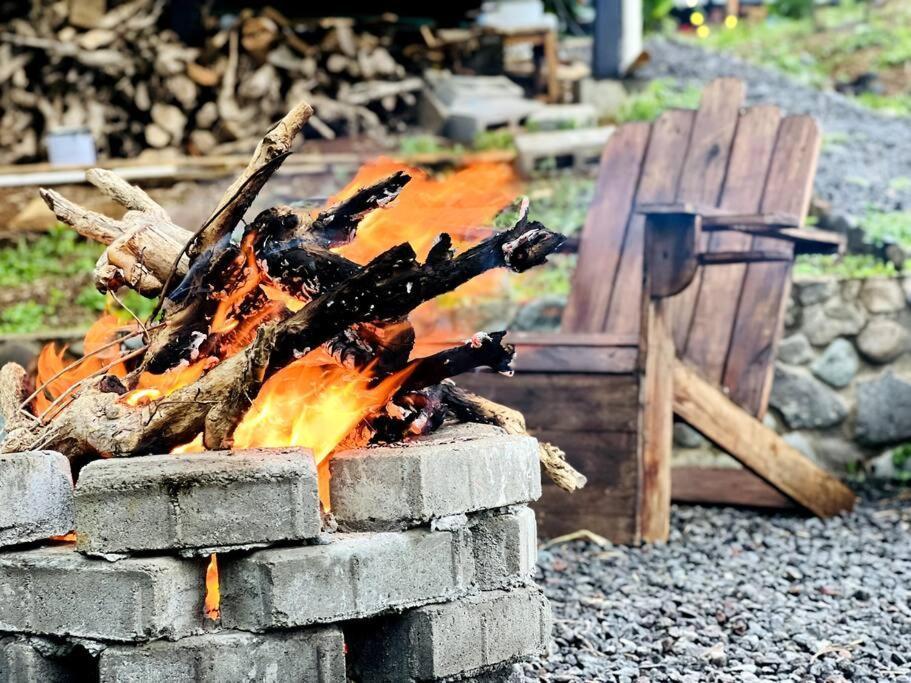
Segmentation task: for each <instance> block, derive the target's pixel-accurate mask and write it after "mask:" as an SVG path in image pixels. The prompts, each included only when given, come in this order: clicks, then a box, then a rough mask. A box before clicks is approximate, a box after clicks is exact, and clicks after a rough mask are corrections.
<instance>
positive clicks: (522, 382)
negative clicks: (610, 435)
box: [456, 372, 639, 432]
mask: <svg viewBox="0 0 911 683" xmlns="http://www.w3.org/2000/svg"><path fill="white" fill-rule="evenodd" d="M456 383H457V384H458V385H459V386H462V387H465V388H466V389H468V390H469V391H473V392H475V393H477V394H480V395H481V396H484V397H485V398H489V399H490V400H492V401H496V402H497V403H502V404H504V405H507V406H509V407H510V408H515V409H516V410H518V411H520V412H521V413H522V414H524V415H525V421H526V423H527V424H528V426H529V428H532V429H535V428H538V429H541V428H547V429H549V430H553V431H561V432H634V431H636V429H637V428H638V403H639V389H638V386H639V380H638V377H637V376H636V375H635V374H630V375H607V376H606V375H598V374H591V375H584V374H565V375H554V374H545V373H520V372H517V373H516V374H515V375H514V376H513V377H509V378H507V377H501V376H499V375H497V374H494V373H485V372H476V373H466V374H464V375H460V376H459V377H458V378H457V379H456Z"/></svg>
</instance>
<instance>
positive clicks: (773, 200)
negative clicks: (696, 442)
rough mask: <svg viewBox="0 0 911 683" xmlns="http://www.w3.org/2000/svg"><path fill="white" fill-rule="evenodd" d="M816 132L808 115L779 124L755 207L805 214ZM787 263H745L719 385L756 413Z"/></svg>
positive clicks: (758, 241)
mask: <svg viewBox="0 0 911 683" xmlns="http://www.w3.org/2000/svg"><path fill="white" fill-rule="evenodd" d="M819 146H820V134H819V127H818V126H817V124H816V121H815V120H814V119H813V118H812V117H809V116H789V117H787V118H785V119H784V120H783V121H782V122H781V125H780V127H779V132H778V140H777V142H776V144H775V152H774V155H773V157H772V161H771V165H770V167H769V173H768V179H767V181H766V187H765V192H764V193H763V199H762V205H761V206H760V210H761V211H763V212H765V211H769V212H784V213H790V214H795V215H798V216H801V217H803V216H806V212H807V210H808V208H809V204H810V196H811V194H812V190H813V178H814V176H815V173H816V163H817V159H818V158H819ZM789 247H791V248H793V244H792V243H791V244H788V243H785V244H782V240H778V239H775V238H773V237H754V238H753V240H752V244H751V248H752V249H766V248H768V249H782V248H789ZM790 275H791V264H790V263H787V262H783V263H756V264H751V265H750V266H748V268H747V272H746V275H745V276H744V280H743V287H742V290H741V291H742V293H741V297H740V299H741V303H740V309H739V310H738V313H737V319H736V321H735V323H734V327H733V330H732V334H731V340H730V346H729V347H728V352H727V358H726V360H725V368H724V374H723V377H722V384H723V386H724V387H725V388H726V389H727V390H728V392H729V396H730V397H731V398H732V399H733V400H734V401H735V402H736V403H738V404H740V405H742V406H744V408H745V409H746V410H747V411H749V412H751V413H752V414H754V415H757V416H759V417H762V416H763V415H764V414H765V410H766V406H767V404H768V397H769V392H770V391H771V387H772V374H773V367H772V359H773V358H774V354H775V349H776V347H777V344H778V341H779V339H780V338H781V334H782V331H783V329H784V314H785V307H786V305H787V299H788V292H789V291H790V280H791V277H790Z"/></svg>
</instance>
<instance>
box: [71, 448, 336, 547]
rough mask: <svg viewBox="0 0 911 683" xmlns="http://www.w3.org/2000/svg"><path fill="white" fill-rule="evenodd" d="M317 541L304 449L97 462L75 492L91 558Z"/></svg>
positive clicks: (312, 481)
mask: <svg viewBox="0 0 911 683" xmlns="http://www.w3.org/2000/svg"><path fill="white" fill-rule="evenodd" d="M319 533H320V516H319V498H318V494H317V479H316V467H315V465H314V463H313V456H312V455H311V453H310V451H308V450H306V449H296V448H294V449H288V448H285V449H262V450H250V451H237V452H233V453H232V452H229V451H222V452H218V453H194V454H188V455H152V456H143V457H136V458H112V459H110V460H98V461H96V462H93V463H91V464H89V465H87V466H86V467H85V468H83V470H82V472H81V473H80V475H79V483H78V484H77V486H76V546H77V548H78V549H79V550H80V551H82V552H85V553H89V554H109V553H110V554H113V553H129V552H135V551H150V550H187V549H193V548H205V549H210V548H225V547H238V546H240V547H244V546H247V547H249V546H255V545H268V544H270V543H274V542H277V541H298V540H305V539H310V538H314V537H316V536H318V535H319Z"/></svg>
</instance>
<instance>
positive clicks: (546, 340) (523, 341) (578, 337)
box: [416, 332, 639, 350]
mask: <svg viewBox="0 0 911 683" xmlns="http://www.w3.org/2000/svg"><path fill="white" fill-rule="evenodd" d="M506 341H508V342H509V343H510V344H516V345H519V346H632V347H634V348H636V347H638V346H639V335H638V334H622V335H621V334H607V333H604V332H592V333H585V332H583V333H575V332H510V333H509V335H508V336H507V338H506ZM464 342H465V336H464V335H461V336H460V335H446V336H439V337H432V338H429V339H418V341H417V343H416V347H417V348H421V349H425V348H427V349H430V348H433V349H435V350H439V349H441V348H447V347H450V346H455V345H457V344H463V343H464Z"/></svg>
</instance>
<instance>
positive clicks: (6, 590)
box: [0, 544, 205, 641]
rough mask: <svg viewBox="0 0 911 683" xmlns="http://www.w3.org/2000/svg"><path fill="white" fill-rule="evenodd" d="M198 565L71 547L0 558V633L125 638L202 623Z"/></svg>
mask: <svg viewBox="0 0 911 683" xmlns="http://www.w3.org/2000/svg"><path fill="white" fill-rule="evenodd" d="M204 576H205V566H204V562H203V561H201V560H180V559H177V558H172V557H149V558H130V559H125V560H121V561H119V562H107V561H105V560H95V559H90V558H87V557H85V556H83V555H80V554H79V553H77V552H76V550H75V548H74V547H73V545H71V544H67V545H64V546H56V547H47V548H36V549H34V550H22V551H18V552H7V553H2V554H0V631H7V632H14V633H35V634H43V635H44V634H47V635H49V634H55V635H61V636H64V635H70V636H77V637H82V638H93V639H98V640H114V641H131V640H146V639H151V638H162V637H168V638H171V637H180V636H184V635H190V634H192V633H194V632H197V631H198V630H200V629H201V628H202V625H203V605H202V603H203V593H204Z"/></svg>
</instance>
